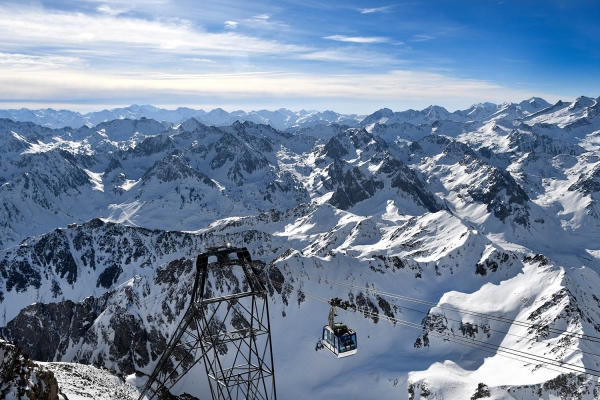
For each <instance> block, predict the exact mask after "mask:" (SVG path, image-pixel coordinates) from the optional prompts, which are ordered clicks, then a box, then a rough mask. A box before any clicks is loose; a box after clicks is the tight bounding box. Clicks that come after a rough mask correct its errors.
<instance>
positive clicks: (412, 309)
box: [259, 278, 600, 372]
mask: <svg viewBox="0 0 600 400" xmlns="http://www.w3.org/2000/svg"><path fill="white" fill-rule="evenodd" d="M259 279H260V278H259ZM269 282H271V283H272V284H274V285H275V284H276V282H272V281H269ZM286 285H290V284H289V283H286ZM280 286H281V285H280ZM290 286H291V285H290ZM302 292H303V293H305V294H306V292H305V291H302ZM318 300H319V301H324V302H327V299H326V298H323V297H321V298H320V299H318ZM401 308H404V309H406V310H410V311H415V312H418V313H422V314H429V312H426V311H423V310H416V309H414V308H409V307H404V306H402V307H401ZM377 315H380V314H377ZM380 318H385V316H384V315H381V316H380ZM444 318H446V319H447V320H450V321H455V322H459V323H462V322H463V321H462V320H458V319H454V318H448V317H447V316H446V315H444ZM419 326H420V327H421V330H424V329H425V328H424V327H423V326H422V325H419ZM488 329H489V330H490V331H493V332H498V333H502V334H505V335H509V336H514V337H517V338H521V339H525V340H527V341H529V342H532V341H533V340H532V339H531V338H529V337H527V336H523V335H518V334H515V333H510V332H506V331H502V330H498V329H493V328H491V327H490V328H488ZM561 332H562V333H561V335H562V334H564V336H563V337H567V338H572V336H570V335H569V334H570V332H568V331H561ZM484 343H487V342H484ZM536 343H539V342H536ZM545 345H546V346H549V347H553V348H557V349H569V350H573V351H577V352H579V353H582V354H586V355H588V356H592V357H594V358H597V357H600V354H596V353H592V352H589V351H585V350H583V349H581V348H578V347H562V346H560V345H558V344H553V343H547V342H546V343H545ZM599 372H600V371H599Z"/></svg>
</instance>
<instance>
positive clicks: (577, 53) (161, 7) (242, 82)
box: [0, 0, 600, 114]
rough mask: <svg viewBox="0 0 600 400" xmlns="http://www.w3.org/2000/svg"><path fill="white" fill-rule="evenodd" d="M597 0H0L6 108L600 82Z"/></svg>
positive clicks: (587, 89)
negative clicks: (391, 0) (388, 0)
mask: <svg viewBox="0 0 600 400" xmlns="http://www.w3.org/2000/svg"><path fill="white" fill-rule="evenodd" d="M598 21H600V2H598V1H597V0H589V1H588V0H571V1H563V0H544V1H541V0H540V1H536V0H530V1H527V0H520V1H517V0H504V1H486V0H479V1H475V0H464V1H460V0H452V1H451V0H429V1H401V2H387V1H375V2H373V1H352V0H349V1H338V0H328V1H324V0H278V1H271V0H253V1H231V0H220V1H210V2H208V1H200V0H196V1H192V0H146V1H141V0H139V1H138V0H130V1H118V0H79V1H64V0H63V1H35V2H34V1H27V0H19V1H12V0H8V1H2V2H1V3H0V85H1V86H0V87H1V88H2V89H1V90H0V108H17V107H29V108H42V107H53V108H69V109H77V110H81V111H91V110H98V109H101V108H112V107H117V106H126V105H130V104H132V103H137V104H153V105H157V106H164V107H168V108H174V107H177V106H189V107H194V108H204V109H212V108H216V107H222V108H224V109H227V110H235V109H244V110H252V109H263V108H266V109H276V108H281V107H285V108H289V109H292V110H299V109H318V110H326V109H331V110H335V111H338V112H346V113H351V112H352V113H361V114H362V113H370V112H373V111H375V110H377V109H379V108H382V107H389V108H392V109H393V110H403V109H407V108H417V109H420V108H424V107H426V106H428V105H430V104H437V105H441V106H444V107H446V108H448V109H449V110H450V111H453V110H456V109H464V108H467V107H468V106H470V105H471V104H473V103H477V102H483V101H491V102H495V103H502V102H505V101H513V102H519V101H521V100H524V99H526V98H529V97H532V96H539V97H543V98H545V99H546V100H548V101H550V102H555V101H557V100H559V99H562V100H573V99H575V98H576V97H578V96H580V95H586V96H593V97H598V96H599V95H600V23H598Z"/></svg>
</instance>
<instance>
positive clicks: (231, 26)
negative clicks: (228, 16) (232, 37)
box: [225, 21, 239, 29]
mask: <svg viewBox="0 0 600 400" xmlns="http://www.w3.org/2000/svg"><path fill="white" fill-rule="evenodd" d="M238 25H239V24H238V23H237V22H235V21H225V29H236V28H237V27H238Z"/></svg>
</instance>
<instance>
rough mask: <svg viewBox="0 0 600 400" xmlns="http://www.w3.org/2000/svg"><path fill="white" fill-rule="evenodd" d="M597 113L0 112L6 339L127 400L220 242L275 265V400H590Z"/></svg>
mask: <svg viewBox="0 0 600 400" xmlns="http://www.w3.org/2000/svg"><path fill="white" fill-rule="evenodd" d="M599 102H600V99H594V98H588V97H580V98H578V99H576V100H575V101H573V102H560V101H559V102H557V103H556V104H554V105H551V104H549V103H547V102H546V101H544V100H543V99H540V98H532V99H530V100H526V101H523V102H521V103H507V104H502V105H495V104H491V103H482V104H477V105H474V106H472V107H471V108H470V109H468V110H463V111H455V112H453V113H450V112H448V111H447V110H445V109H444V108H442V107H438V106H430V107H428V108H426V109H424V110H421V111H415V110H408V111H402V112H394V111H392V110H389V109H382V110H379V111H377V112H375V113H373V114H371V115H366V116H358V115H342V114H337V113H334V112H331V111H327V112H322V113H319V112H307V111H301V112H291V111H288V110H284V109H281V110H277V111H257V112H250V113H245V112H233V113H227V112H225V111H223V110H213V111H211V112H209V113H206V112H204V111H196V110H191V109H183V108H179V109H177V110H174V111H169V110H163V109H159V108H155V107H151V106H141V107H140V106H131V107H128V108H123V109H115V110H111V111H103V112H100V113H88V114H85V115H82V114H79V113H74V112H70V111H64V110H63V111H54V110H49V109H48V110H36V111H31V110H25V109H21V110H3V111H0V117H2V119H0V184H1V186H0V201H1V202H2V203H1V205H0V215H1V218H0V221H1V222H0V223H1V224H2V229H1V230H0V307H1V309H0V313H1V314H0V315H1V316H0V325H1V326H2V327H1V328H0V336H2V337H4V338H5V339H7V340H17V341H18V345H19V346H20V348H21V349H22V351H23V352H26V353H27V354H28V356H29V357H31V358H32V359H33V360H36V361H39V362H40V368H41V369H40V370H44V371H45V370H54V371H59V372H60V371H61V370H60V369H59V366H60V365H63V364H61V363H79V364H86V365H91V366H95V367H98V368H100V367H103V368H106V369H108V370H114V371H115V373H120V374H121V376H122V377H123V378H122V379H123V382H125V381H126V382H127V384H128V385H129V386H127V389H126V390H125V389H123V392H124V393H125V392H127V393H130V394H131V393H134V392H135V390H133V389H132V388H133V387H135V386H136V385H137V386H141V385H143V383H144V379H145V378H143V377H144V374H150V373H151V372H152V369H153V368H154V366H155V364H156V363H157V362H158V358H160V355H161V350H162V349H164V347H165V345H166V342H167V340H168V338H169V337H170V336H171V334H172V333H173V331H174V329H175V327H176V326H177V324H178V321H179V319H180V318H181V317H182V315H183V311H184V310H185V306H186V304H187V303H186V299H188V298H189V295H190V291H191V287H190V285H189V284H188V282H190V281H191V280H192V276H193V273H194V268H193V259H194V257H195V255H197V254H198V253H199V252H202V251H204V249H206V248H207V247H208V246H212V245H214V244H217V243H226V242H229V243H233V244H234V245H236V246H246V247H248V249H249V250H250V251H251V253H252V257H253V259H256V260H262V261H263V269H262V273H263V274H264V279H265V280H266V281H267V288H268V290H269V300H270V307H271V316H272V321H271V330H272V335H273V353H274V358H275V360H274V363H275V368H276V377H277V378H276V379H277V390H278V394H279V396H280V397H281V398H325V397H336V398H337V397H342V396H343V397H349V398H409V399H418V398H430V399H431V398H435V397H436V396H437V398H442V397H444V398H474V399H477V398H484V397H486V396H487V397H492V398H514V399H517V398H519V399H530V398H531V399H533V398H581V399H592V398H596V397H597V393H600V386H598V377H597V376H596V374H599V375H600V359H599V358H598V357H599V356H597V354H600V347H599V345H598V343H599V341H600V333H599V332H600V300H599V298H600V295H598V294H597V293H596V291H597V288H598V287H600V275H599V273H600V245H599V243H598V239H597V238H598V237H600V208H599V205H598V199H599V198H600V194H599V193H600V172H599V171H600V112H599V110H600V105H599ZM210 282H211V285H212V287H213V288H214V291H215V292H216V293H222V294H226V293H229V292H232V291H233V292H235V291H239V290H240V287H239V285H240V282H236V281H231V280H228V279H227V278H226V277H223V276H221V275H219V274H216V273H215V274H213V275H212V276H211V277H210ZM332 297H341V298H343V299H344V300H348V301H350V302H351V303H353V304H354V305H355V306H356V307H357V309H358V310H359V312H357V313H352V312H350V311H340V313H341V312H343V313H344V314H340V317H341V318H343V320H344V322H345V323H347V324H348V325H349V326H351V327H352V328H353V329H354V330H356V332H357V334H358V338H359V339H358V343H359V350H358V352H357V354H356V355H354V356H352V357H348V358H346V359H343V360H338V359H336V358H335V357H333V356H332V355H331V354H327V353H326V350H321V351H315V344H316V342H317V339H318V338H319V335H320V333H321V330H322V327H323V325H324V324H326V323H327V313H328V311H329V306H328V305H327V304H326V303H322V302H319V301H317V300H315V299H317V298H332ZM387 322H392V323H387ZM5 346H8V345H5ZM7 348H10V349H12V347H10V346H9V347H7ZM11 351H13V350H11ZM6 354H9V353H6ZM10 354H12V353H10ZM15 354H16V353H15ZM11 357H12V356H11ZM13 359H16V358H14V357H13V358H11V360H13ZM45 365H46V366H45ZM66 365H73V368H79V367H77V365H78V364H66ZM44 368H45V369H44ZM86 368H88V367H86ZM89 368H91V367H89ZM89 373H90V374H96V375H94V376H104V375H102V374H101V373H99V372H89ZM63 375H64V374H63ZM31 376H35V374H33V373H32V374H31ZM59 378H60V377H59ZM31 379H34V378H31ZM61 379H63V380H62V381H61ZM61 379H59V380H58V384H59V385H60V384H61V382H64V378H61ZM103 379H104V378H103ZM106 379H108V378H106ZM108 381H110V382H112V381H111V380H110V379H108ZM108 381H107V382H108ZM206 385H207V383H206V376H203V375H202V374H198V375H196V376H190V377H189V378H187V379H186V380H184V382H183V384H182V385H181V387H179V389H178V390H179V391H180V393H176V394H178V395H183V393H184V392H185V393H188V394H191V395H193V396H196V397H199V398H203V397H206V396H207V392H206V391H207V390H208V389H207V386H206ZM7 387H8V386H7ZM16 387H18V385H17V384H16V383H15V384H14V385H13V386H11V388H16ZM0 390H3V387H2V386H0ZM6 390H7V391H8V390H13V389H10V388H9V389H6ZM16 390H17V389H14V391H15V393H16ZM119 390H121V389H119ZM7 393H8V392H7ZM11 393H12V392H11ZM64 393H65V394H66V392H64ZM128 395H129V394H128ZM67 396H68V395H67ZM124 396H125V395H124ZM131 396H134V394H131ZM16 398H18V396H16ZM69 398H71V396H69ZM182 398H185V397H182Z"/></svg>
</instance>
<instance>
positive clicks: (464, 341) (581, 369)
mask: <svg viewBox="0 0 600 400" xmlns="http://www.w3.org/2000/svg"><path fill="white" fill-rule="evenodd" d="M255 277H256V278H257V279H260V280H261V281H263V282H265V283H266V282H269V283H271V284H272V285H273V286H278V287H280V288H281V289H283V288H284V286H285V285H289V286H291V285H290V284H289V283H283V284H280V283H278V282H273V281H271V280H270V279H267V278H265V277H262V276H255ZM302 293H303V294H304V295H305V296H306V297H309V298H312V299H314V300H317V301H321V302H323V303H326V304H329V303H328V300H327V299H326V298H324V297H321V296H318V295H314V294H312V293H309V292H306V291H304V290H302ZM356 312H358V313H361V314H363V315H364V316H370V317H377V318H380V319H383V320H387V321H388V322H390V323H394V324H398V325H401V326H404V327H407V328H410V329H414V330H418V331H421V332H422V331H423V326H422V325H420V324H417V323H414V322H410V321H405V320H402V319H399V318H395V317H389V316H387V315H382V314H379V313H373V312H371V311H368V310H360V309H357V310H356ZM427 333H428V334H430V335H433V336H436V337H439V338H441V339H442V340H445V341H450V342H454V343H457V344H461V345H464V346H467V347H472V348H477V349H480V350H483V351H486V352H488V353H492V354H498V355H500V356H503V357H507V358H511V359H513V360H516V361H521V362H523V361H524V360H523V359H525V360H529V361H535V362H537V363H549V364H550V366H554V367H558V368H562V369H565V370H567V371H570V372H577V373H582V374H587V375H591V376H594V377H597V378H600V370H596V369H593V368H588V367H585V366H579V365H575V364H571V363H566V362H564V361H562V362H561V361H559V360H557V359H553V358H548V357H544V356H539V355H535V354H531V353H527V352H525V351H522V350H514V349H511V348H508V347H506V346H501V345H496V344H493V343H488V342H484V341H481V340H479V339H474V338H461V337H459V336H455V335H449V334H442V333H439V332H436V331H427ZM577 350H578V351H580V352H582V350H580V349H577ZM511 356H512V357H511ZM515 357H521V359H518V358H515ZM540 367H543V368H546V369H550V370H552V371H555V372H564V371H560V370H557V369H554V368H550V367H548V366H546V365H540ZM588 371H594V372H596V373H594V372H588ZM588 381H589V382H597V381H592V380H588Z"/></svg>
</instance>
